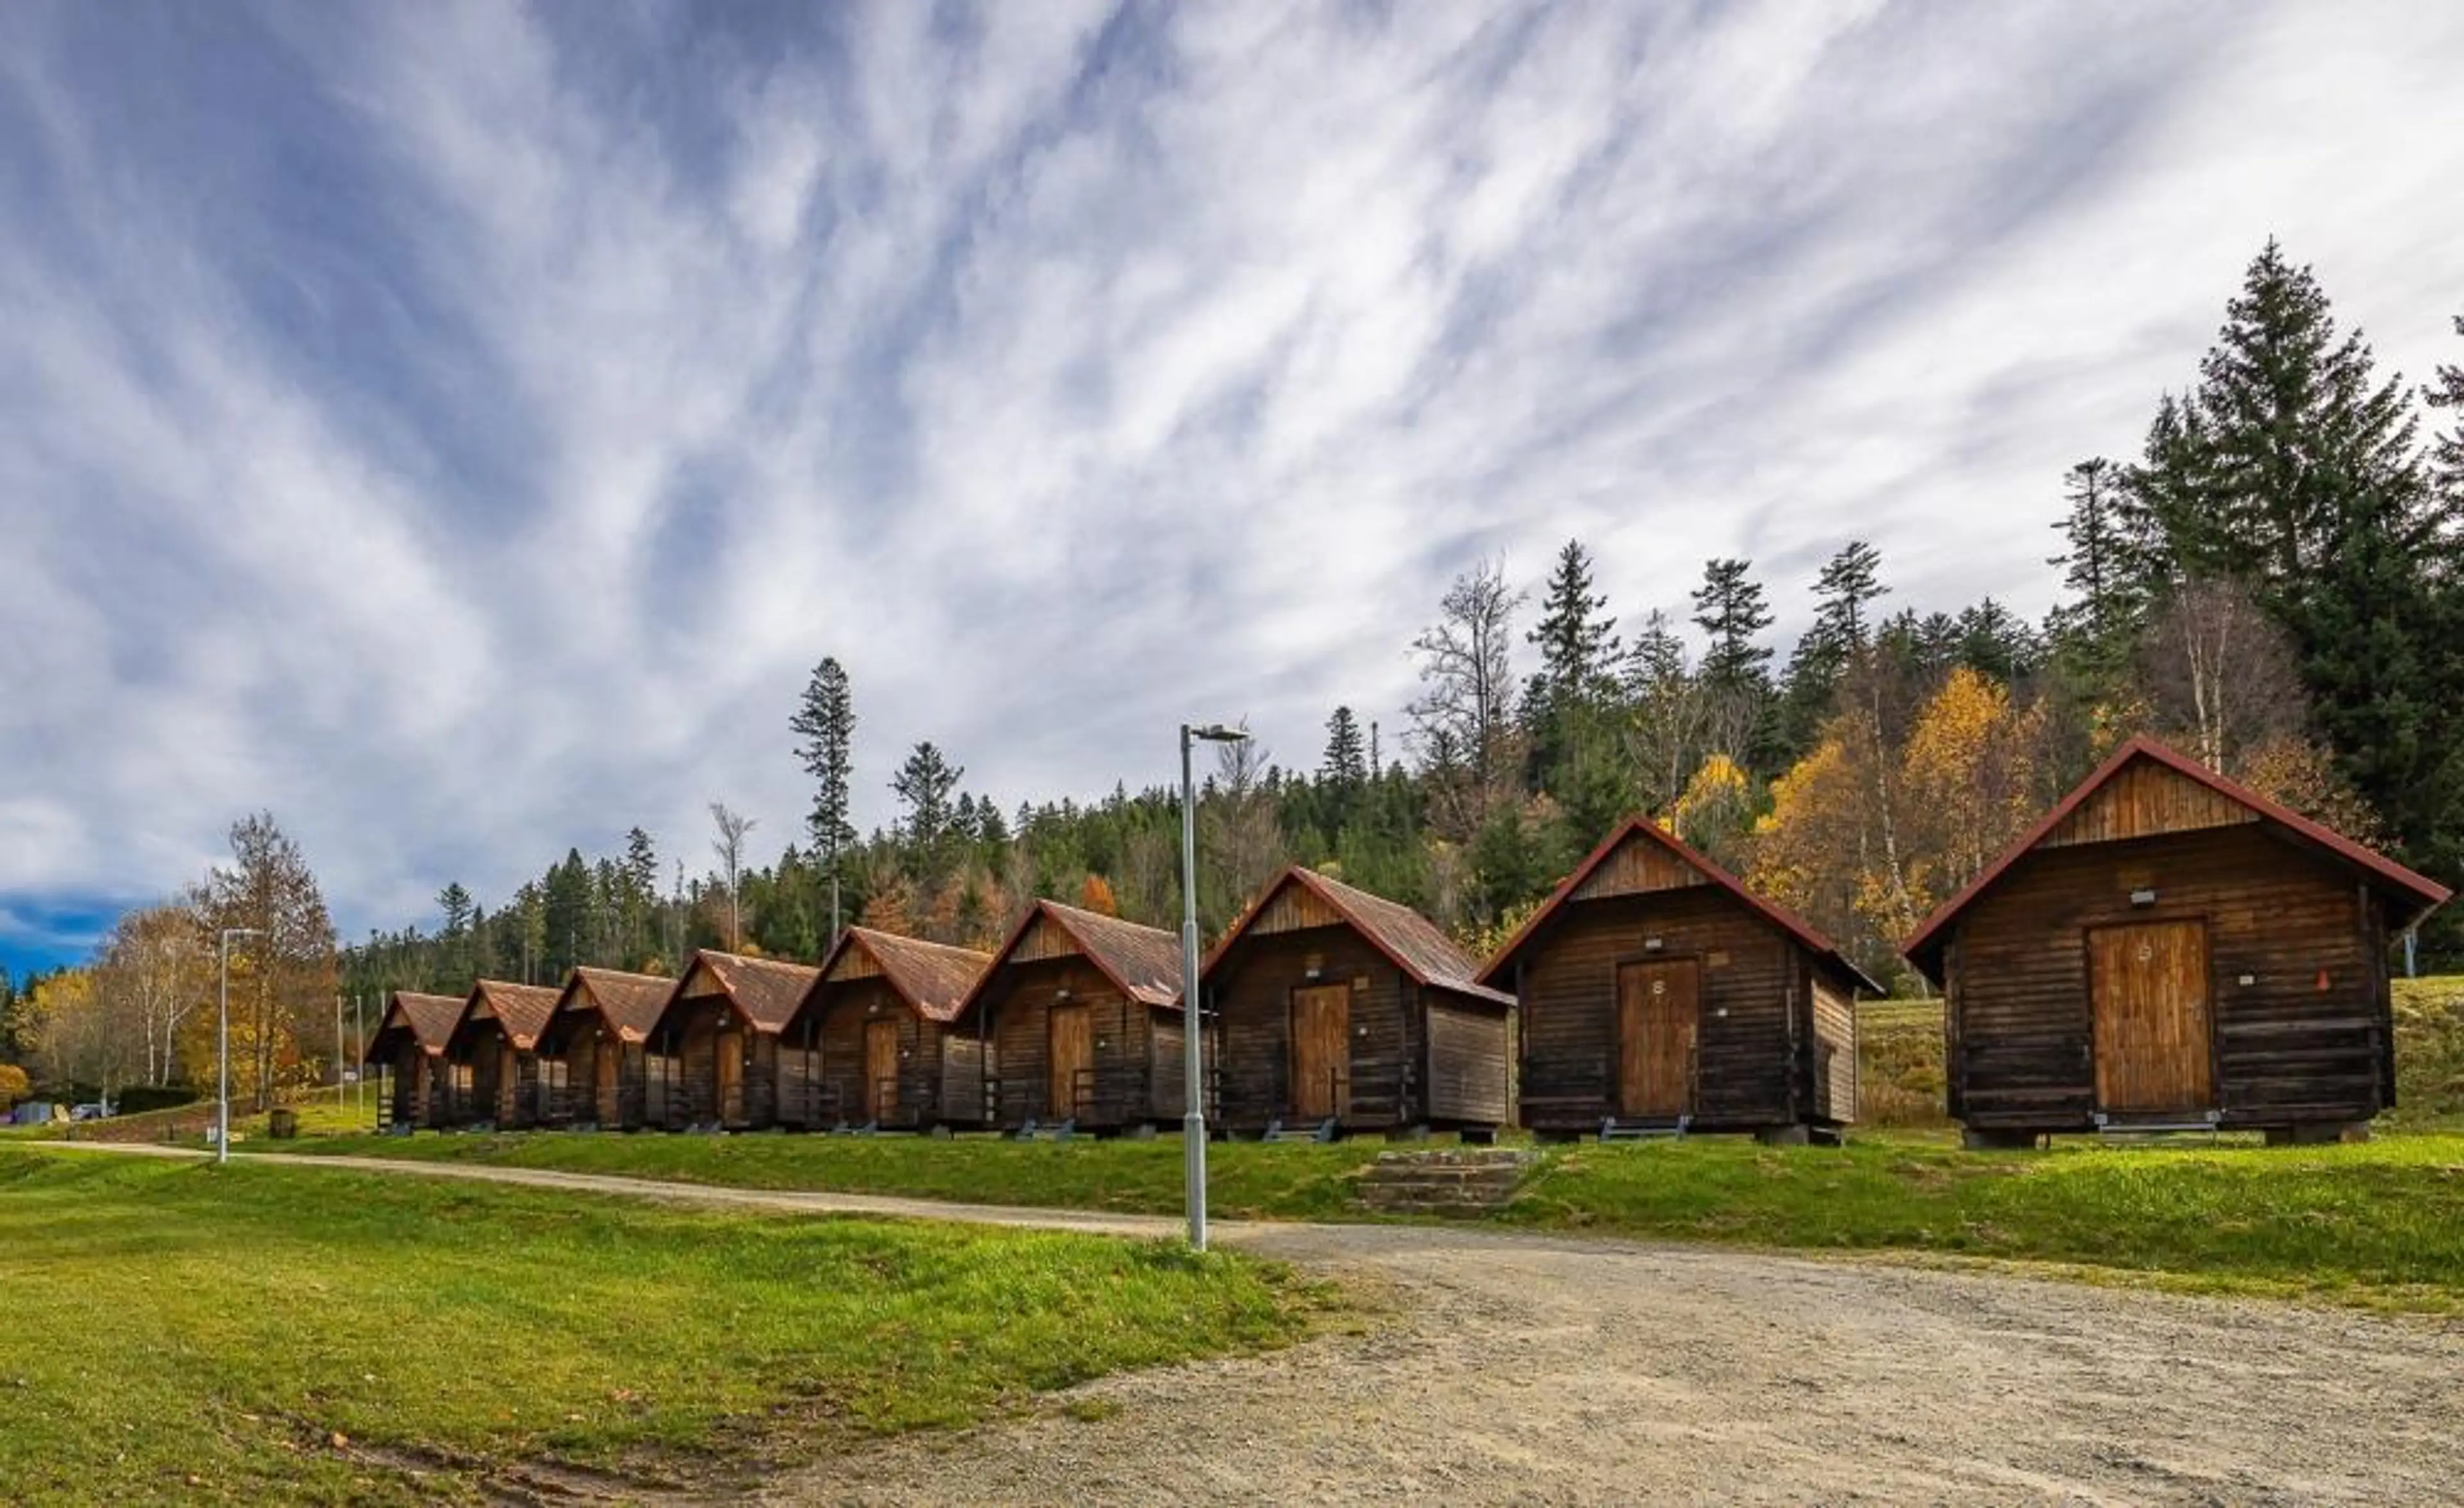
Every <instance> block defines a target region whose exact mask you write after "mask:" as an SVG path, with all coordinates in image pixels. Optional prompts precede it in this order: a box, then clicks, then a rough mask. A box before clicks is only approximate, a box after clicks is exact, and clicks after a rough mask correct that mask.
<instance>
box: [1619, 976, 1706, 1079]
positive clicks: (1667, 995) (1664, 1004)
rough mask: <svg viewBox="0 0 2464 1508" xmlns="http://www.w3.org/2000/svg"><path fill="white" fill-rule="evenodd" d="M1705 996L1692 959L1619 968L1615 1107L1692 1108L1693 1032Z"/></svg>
mask: <svg viewBox="0 0 2464 1508" xmlns="http://www.w3.org/2000/svg"><path fill="white" fill-rule="evenodd" d="M1702 1000H1703V974H1702V965H1699V964H1698V963H1696V962H1695V961H1694V960H1693V959H1690V958H1683V959H1668V960H1666V961H1664V962H1658V963H1650V964H1626V965H1619V967H1618V968H1617V1113H1618V1114H1619V1115H1624V1116H1651V1117H1661V1116H1683V1115H1691V1114H1692V1113H1693V1111H1694V1038H1695V1032H1696V1031H1697V1028H1698V1026H1699V1024H1700V1017H1701V1013H1702Z"/></svg>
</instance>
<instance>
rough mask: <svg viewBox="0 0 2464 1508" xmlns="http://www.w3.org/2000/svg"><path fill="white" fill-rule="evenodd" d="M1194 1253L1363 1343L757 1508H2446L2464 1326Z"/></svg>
mask: <svg viewBox="0 0 2464 1508" xmlns="http://www.w3.org/2000/svg"><path fill="white" fill-rule="evenodd" d="M259 1155H262V1154H259ZM266 1160H267V1161H270V1162H271V1161H281V1162H286V1163H299V1164H313V1165H316V1166H321V1167H341V1166H348V1167H352V1168H354V1169H362V1170H368V1171H381V1172H389V1173H397V1174H406V1175H410V1176H427V1177H442V1178H471V1179H476V1180H480V1181H484V1182H490V1183H512V1184H522V1185H527V1186H539V1187H554V1188H570V1189H581V1190H588V1191H593V1192H601V1193H615V1194H627V1195H632V1196H638V1197H650V1198H658V1199H663V1200H671V1201H674V1202H678V1203H692V1204H708V1205H723V1206H733V1207H744V1208H757V1209H788V1210H810V1211H835V1212H850V1213H862V1214H878V1215H894V1216H910V1217H921V1218H941V1219H948V1218H957V1219H972V1220H980V1221H986V1222H993V1223H1001V1224H1017V1225H1038V1226H1053V1227H1059V1228H1064V1229H1071V1230H1081V1231H1110V1232H1116V1233H1120V1234H1128V1235H1155V1234H1165V1233H1170V1232H1172V1231H1177V1229H1178V1226H1177V1223H1176V1222H1174V1221H1170V1220H1160V1219H1155V1218H1151V1217H1143V1216H1135V1215H1090V1214H1084V1213H1075V1212H1069V1211H1045V1210H1024V1209H1001V1208H992V1207H971V1206H949V1205H938V1204H933V1203H929V1202H922V1201H915V1200H903V1199H885V1198H871V1197H866V1196H862V1195H844V1194H813V1193H773V1192H762V1191H753V1190H737V1189H720V1188H709V1187H701V1186H689V1185H671V1184H654V1183H647V1182H644V1181H641V1180H635V1179H624V1178H602V1177H596V1176H591V1175H585V1174H571V1173H553V1172H541V1171H537V1170H531V1169H513V1168H489V1167H469V1166H453V1165H450V1164H405V1163H383V1162H373V1161H364V1160H360V1159H342V1158H321V1157H303V1158H289V1157H285V1158H278V1159H277V1158H274V1157H267V1158H266ZM1218 1231H1219V1237H1220V1239H1221V1241H1222V1242H1223V1243H1224V1244H1226V1245H1231V1246H1237V1247H1240V1248H1242V1249H1244V1250H1248V1251H1252V1252H1256V1253H1259V1254H1261V1255H1265V1256H1271V1257H1276V1258H1280V1259H1284V1260H1287V1261H1292V1262H1296V1263H1300V1264H1303V1265H1305V1266H1307V1267H1309V1268H1311V1269H1313V1270H1317V1271H1321V1272H1325V1273H1328V1274H1331V1275H1336V1276H1338V1277H1340V1278H1342V1279H1344V1280H1345V1281H1347V1282H1350V1283H1352V1284H1353V1285H1355V1286H1356V1287H1357V1288H1358V1289H1359V1290H1361V1291H1362V1292H1363V1293H1365V1294H1366V1295H1368V1296H1370V1297H1371V1299H1372V1301H1373V1302H1374V1303H1375V1305H1376V1307H1377V1309H1378V1310H1379V1311H1380V1318H1379V1319H1378V1320H1377V1322H1375V1323H1374V1324H1373V1325H1372V1326H1370V1328H1369V1330H1368V1332H1367V1333H1366V1334H1360V1335H1349V1336H1331V1337H1327V1338H1324V1339H1321V1340H1317V1341H1312V1342H1309V1343H1307V1344H1305V1345H1302V1346H1298V1347H1295V1348H1293V1349H1291V1350H1288V1351H1285V1352H1281V1353H1278V1354H1275V1355H1272V1356H1265V1357H1256V1358H1249V1359H1245V1360H1235V1361H1222V1362H1208V1363H1199V1364H1193V1365H1187V1366H1179V1367H1172V1368H1166V1369H1162V1370H1157V1371H1151V1372H1144V1373H1138V1374H1133V1375H1129V1376H1123V1377H1114V1378H1111V1379H1107V1380H1105V1381H1102V1382H1098V1383H1095V1384H1092V1385H1090V1386H1087V1387H1083V1388H1079V1389H1076V1390H1075V1391H1073V1392H1071V1393H1069V1394H1067V1395H1064V1396H1063V1397H1061V1398H1058V1399H1054V1400H1049V1401H1046V1402H1044V1403H1042V1404H1039V1405H1038V1406H1037V1407H1036V1408H1033V1409H1032V1410H1031V1411H1030V1412H1029V1413H1028V1414H1027V1415H1025V1416H1024V1417H1019V1418H1012V1419H1008V1420H1004V1421H1001V1422H999V1423H995V1424H992V1425H988V1426H985V1427H982V1428H979V1429H976V1430H967V1431H964V1432H961V1433H956V1434H940V1435H930V1434H928V1435H911V1436H903V1437H899V1438H897V1439H893V1440H890V1441H886V1442H883V1443H881V1444H878V1445H873V1446H869V1447H867V1448H865V1449H862V1450H860V1451H858V1452H856V1453H853V1454H851V1455H845V1456H840V1457H835V1458H833V1459H831V1460H829V1461H827V1462H825V1463H822V1464H820V1465H816V1466H812V1467H808V1468H803V1469H800V1470H798V1471H795V1472H792V1473H790V1474H787V1475H782V1476H780V1477H778V1478H776V1479H774V1480H772V1481H770V1482H768V1483H766V1484H764V1485H763V1487H762V1488H761V1490H760V1491H759V1493H758V1494H757V1495H756V1496H755V1498H754V1500H756V1501H759V1502H763V1503H768V1504H773V1505H790V1504H794V1505H803V1504H840V1503H847V1504H945V1503H950V1504H1004V1505H1006V1504H1045V1503H1054V1504H1059V1503H1068V1504H1096V1505H1105V1504H1178V1503H1186V1502H1196V1501H1207V1502H1213V1503H1234V1504H1246V1503H1294V1502H1310V1503H1334V1504H1355V1503H1372V1502H1381V1503H1382V1502H1443V1503H1446V1504H1450V1505H1451V1504H1478V1503H1515V1504H1556V1503H1586V1504H1588V1503H1620V1504H1624V1503H1685V1504H1690V1503H1703V1504H1776V1503H1857V1502H1866V1503H1895V1504H1896V1503H1915V1504H1936V1503H1938V1504H1946V1505H1948V1504H1956V1505H1962V1508H1966V1505H1972V1504H2000V1503H2023V1504H2041V1503H2060V1504H2125V1503H2127V1504H2143V1503H2146V1504H2165V1505H2171V1504H2185V1505H2187V1504H2233V1505H2252V1508H2257V1505H2272V1504H2286V1505H2293V1504H2299V1505H2311V1504H2339V1503H2351V1504H2372V1505H2376V1504H2395V1503H2464V1324H2456V1323H2453V1322H2447V1321H2433V1320H2424V1319H2382V1318H2378V1317H2374V1316H2370V1315H2366V1314H2363V1313H2360V1312H2357V1311H2350V1310H2339V1309H2325V1308H2306V1307H2300V1306H2296V1305H2291V1304H2278V1303H2270V1302H2261V1301H2250V1300H2231V1299H2210V1298H2191V1297H2178V1296H2171V1295H2165V1294H2155V1293H2140V1292H2125V1291H2119V1290H2114V1289H2107V1288H2097V1287H2089V1286H2083V1285H2078V1284H2070V1283H2061V1282H2050V1281H2041V1280H2035V1279H2029V1278H2022V1277H2014V1276H2007V1275H1998V1274H1989V1273H1976V1272H1945V1271H1938V1270H1932V1269H1925V1268H1915V1267H1908V1266H1902V1265H1896V1264H1893V1263H1890V1262H1887V1261H1879V1260H1830V1259H1815V1258H1806V1257H1791V1256H1777V1255H1758V1254H1751V1253H1738V1252H1726V1251H1717V1250H1711V1249H1705V1248H1690V1247H1683V1248H1681V1247H1661V1246H1642V1245H1634V1244H1625V1243H1616V1242H1606V1241H1596V1240H1571V1239H1559V1238H1550V1237H1534V1236H1529V1235H1516V1234H1506V1233H1497V1232H1487V1231H1469V1230H1454V1229H1433V1228H1428V1227H1392V1226H1385V1227H1377V1226H1277V1225H1227V1226H1222V1227H1219V1228H1218ZM525 1496H528V1495H525ZM553 1496H561V1495H553ZM576 1496H597V1495H595V1494H586V1493H585V1494H578V1495H576ZM612 1496H615V1497H631V1496H632V1495H631V1494H629V1493H627V1492H625V1491H623V1490H622V1489H619V1490H618V1491H617V1492H616V1493H615V1494H613V1495H612ZM660 1496H661V1500H662V1501H668V1502H685V1501H692V1500H694V1499H693V1496H692V1495H691V1494H690V1493H688V1494H685V1495H679V1496H674V1497H669V1496H666V1495H660ZM531 1500H541V1499H539V1498H538V1497H532V1498H531ZM603 1500H604V1499H603ZM723 1500H727V1501H740V1500H743V1498H742V1495H741V1494H740V1493H738V1492H736V1491H733V1490H731V1491H730V1492H728V1493H727V1494H726V1496H725V1497H724V1499H723Z"/></svg>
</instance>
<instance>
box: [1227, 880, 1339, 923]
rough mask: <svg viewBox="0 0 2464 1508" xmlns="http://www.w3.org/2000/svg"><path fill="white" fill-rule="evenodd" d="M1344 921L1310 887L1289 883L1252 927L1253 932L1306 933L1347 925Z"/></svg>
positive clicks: (1276, 894) (1260, 914)
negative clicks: (1319, 928) (1322, 928)
mask: <svg viewBox="0 0 2464 1508" xmlns="http://www.w3.org/2000/svg"><path fill="white" fill-rule="evenodd" d="M1345 924H1346V923H1345V919H1344V918H1343V916H1342V914H1341V913H1339V912H1337V911H1336V910H1335V909H1334V907H1332V906H1331V905H1329V904H1328V903H1327V900H1326V898H1325V897H1323V896H1321V895H1319V894H1318V893H1317V892H1316V891H1314V890H1311V889H1309V887H1308V886H1307V885H1303V884H1299V883H1287V884H1285V885H1284V886H1283V887H1282V888H1281V889H1279V890H1278V891H1276V892H1275V897H1274V898H1273V899H1271V900H1269V901H1267V902H1266V908H1265V910H1264V911H1261V912H1259V913H1258V915H1257V917H1256V918H1255V919H1254V920H1251V921H1250V923H1249V930H1250V931H1251V932H1307V931H1309V929H1311V928H1312V927H1336V926H1342V925H1345Z"/></svg>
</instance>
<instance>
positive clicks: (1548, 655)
mask: <svg viewBox="0 0 2464 1508" xmlns="http://www.w3.org/2000/svg"><path fill="white" fill-rule="evenodd" d="M1608 601H1609V599H1608V598H1607V597H1606V596H1605V595H1600V594H1595V593H1594V592H1593V590H1592V558H1591V555H1590V554H1589V552H1587V551H1586V550H1584V548H1583V545H1582V542H1581V541H1579V540H1568V541H1567V542H1566V543H1565V546H1564V547H1563V548H1562V549H1560V550H1558V552H1557V565H1556V568H1555V569H1554V570H1552V571H1551V572H1550V575H1549V589H1548V593H1547V595H1546V596H1545V597H1544V598H1543V599H1542V601H1541V604H1540V621H1539V623H1538V624H1537V625H1536V626H1534V627H1533V629H1532V630H1531V632H1529V633H1528V634H1526V635H1525V638H1526V639H1527V640H1528V641H1529V642H1530V643H1532V644H1536V645H1538V646H1539V647H1540V671H1539V674H1538V675H1536V676H1533V677H1532V685H1533V688H1534V697H1535V700H1536V701H1537V702H1538V703H1539V705H1540V709H1541V711H1542V715H1543V716H1544V717H1548V716H1554V715H1556V714H1558V713H1560V712H1563V711H1564V710H1565V709H1567V708H1568V707H1572V706H1575V705H1579V704H1581V703H1584V702H1587V701H1591V700H1594V699H1597V698H1598V697H1600V696H1601V695H1602V694H1603V693H1604V691H1605V689H1606V687H1607V686H1608V684H1609V682H1610V679H1611V667H1612V666H1614V665H1615V664H1616V663H1617V653H1618V651H1617V619H1615V618H1613V617H1610V616H1609V615H1608V614H1607V613H1605V612H1603V611H1602V609H1604V608H1606V607H1607V606H1608Z"/></svg>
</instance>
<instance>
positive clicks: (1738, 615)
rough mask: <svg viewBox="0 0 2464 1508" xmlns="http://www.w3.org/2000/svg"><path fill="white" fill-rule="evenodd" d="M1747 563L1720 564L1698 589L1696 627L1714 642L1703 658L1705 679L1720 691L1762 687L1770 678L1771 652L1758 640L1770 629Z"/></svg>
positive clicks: (1708, 566)
mask: <svg viewBox="0 0 2464 1508" xmlns="http://www.w3.org/2000/svg"><path fill="white" fill-rule="evenodd" d="M1753 564H1754V563H1753V562H1751V561H1748V560H1715V561H1709V562H1706V563H1705V565H1704V567H1703V585H1702V586H1700V587H1698V588H1695V589H1694V626H1695V627H1697V628H1699V629H1701V630H1702V631H1703V632H1704V633H1705V635H1706V636H1708V638H1709V639H1710V648H1709V649H1708V650H1706V651H1705V654H1704V655H1703V677H1704V679H1705V680H1707V681H1709V682H1711V683H1712V684H1713V685H1715V686H1736V685H1740V684H1747V683H1751V684H1756V685H1759V684H1762V683H1763V682H1765V681H1766V680H1767V679H1768V676H1769V672H1768V670H1767V668H1766V667H1767V666H1768V665H1769V664H1770V662H1771V651H1770V650H1769V649H1768V648H1766V647H1765V646H1762V645H1759V644H1756V643H1755V642H1754V636H1755V635H1756V634H1758V633H1760V632H1763V631H1764V630H1765V629H1768V628H1770V627H1771V607H1770V604H1769V603H1767V602H1766V601H1765V600H1764V598H1763V588H1762V585H1761V584H1760V583H1759V582H1756V581H1754V580H1753V579H1752V578H1751V577H1749V576H1748V575H1747V574H1746V573H1747V572H1748V571H1749V570H1751V569H1752V568H1753Z"/></svg>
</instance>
